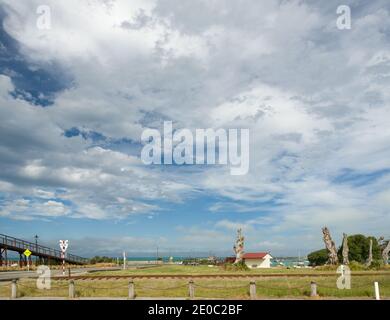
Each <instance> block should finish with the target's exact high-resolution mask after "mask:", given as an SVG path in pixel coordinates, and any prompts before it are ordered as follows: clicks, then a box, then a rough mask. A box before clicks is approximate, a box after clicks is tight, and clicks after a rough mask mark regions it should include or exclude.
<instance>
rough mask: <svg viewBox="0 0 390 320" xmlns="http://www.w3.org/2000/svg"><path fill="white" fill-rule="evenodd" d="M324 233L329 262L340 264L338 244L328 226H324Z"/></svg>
mask: <svg viewBox="0 0 390 320" xmlns="http://www.w3.org/2000/svg"><path fill="white" fill-rule="evenodd" d="M322 233H323V234H324V238H323V239H324V243H325V246H326V249H327V250H328V264H338V263H339V259H338V257H337V250H336V245H335V243H334V242H333V240H332V237H331V236H330V231H329V229H328V228H327V227H324V228H322Z"/></svg>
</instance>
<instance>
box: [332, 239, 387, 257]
mask: <svg viewBox="0 0 390 320" xmlns="http://www.w3.org/2000/svg"><path fill="white" fill-rule="evenodd" d="M370 240H372V258H373V259H374V260H377V259H380V258H381V251H380V247H379V245H378V241H377V239H375V238H374V237H371V236H369V237H366V236H364V235H362V234H355V235H351V236H349V237H348V246H349V252H348V258H349V261H356V262H359V263H365V262H366V261H367V259H368V257H369V252H370ZM342 251H343V247H340V249H339V250H338V255H339V257H342Z"/></svg>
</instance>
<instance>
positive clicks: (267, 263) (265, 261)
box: [243, 252, 272, 269]
mask: <svg viewBox="0 0 390 320" xmlns="http://www.w3.org/2000/svg"><path fill="white" fill-rule="evenodd" d="M243 258H244V263H245V264H246V265H247V266H248V267H249V268H251V269H252V268H271V259H272V256H271V255H270V254H269V253H268V252H247V253H244V256H243Z"/></svg>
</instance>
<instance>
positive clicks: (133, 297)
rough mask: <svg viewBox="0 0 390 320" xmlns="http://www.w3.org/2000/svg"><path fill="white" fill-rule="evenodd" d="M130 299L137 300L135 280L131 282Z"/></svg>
mask: <svg viewBox="0 0 390 320" xmlns="http://www.w3.org/2000/svg"><path fill="white" fill-rule="evenodd" d="M129 299H135V290H134V282H133V280H130V281H129Z"/></svg>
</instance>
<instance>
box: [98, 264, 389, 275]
mask: <svg viewBox="0 0 390 320" xmlns="http://www.w3.org/2000/svg"><path fill="white" fill-rule="evenodd" d="M356 272H363V271H356ZM364 272H365V273H367V274H370V273H375V272H388V273H389V276H390V269H383V270H379V271H376V270H370V271H364ZM286 273H287V274H318V273H329V274H335V275H336V267H331V268H319V269H313V268H297V269H294V268H292V269H287V268H285V267H275V268H269V269H250V270H247V271H231V270H225V269H224V268H223V267H221V266H213V267H209V266H207V265H198V266H185V265H161V266H150V267H147V268H128V269H126V270H118V271H103V272H94V273H93V275H197V274H210V275H212V274H245V275H251V274H253V275H257V274H286Z"/></svg>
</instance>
